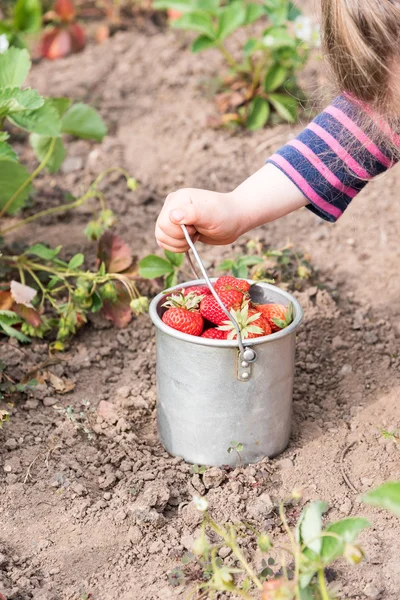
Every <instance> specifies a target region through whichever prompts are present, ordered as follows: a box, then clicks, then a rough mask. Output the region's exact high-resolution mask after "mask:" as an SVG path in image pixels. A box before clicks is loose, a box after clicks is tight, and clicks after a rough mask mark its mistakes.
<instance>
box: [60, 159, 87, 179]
mask: <svg viewBox="0 0 400 600" xmlns="http://www.w3.org/2000/svg"><path fill="white" fill-rule="evenodd" d="M82 167H83V160H82V158H81V157H80V156H67V158H66V159H65V160H64V162H63V163H62V165H61V171H62V172H63V173H64V174H65V175H67V174H68V173H73V172H74V171H80V170H81V169H82Z"/></svg>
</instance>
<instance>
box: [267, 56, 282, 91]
mask: <svg viewBox="0 0 400 600" xmlns="http://www.w3.org/2000/svg"><path fill="white" fill-rule="evenodd" d="M287 75H288V73H287V69H286V67H283V66H282V65H280V64H278V63H276V64H275V65H272V67H271V68H270V69H269V71H268V73H267V74H266V76H265V79H264V91H265V92H267V93H268V92H274V91H275V90H277V89H278V88H280V87H282V85H283V84H284V83H285V81H286V79H287Z"/></svg>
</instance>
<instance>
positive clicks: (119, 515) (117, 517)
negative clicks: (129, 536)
mask: <svg viewBox="0 0 400 600" xmlns="http://www.w3.org/2000/svg"><path fill="white" fill-rule="evenodd" d="M126 516H127V513H126V511H125V510H124V509H123V508H121V509H120V510H117V512H116V513H115V514H114V521H115V522H116V523H122V522H123V521H125V519H126Z"/></svg>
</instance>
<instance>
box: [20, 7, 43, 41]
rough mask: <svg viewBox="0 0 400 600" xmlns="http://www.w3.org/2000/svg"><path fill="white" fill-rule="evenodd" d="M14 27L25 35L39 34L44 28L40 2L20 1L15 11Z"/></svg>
mask: <svg viewBox="0 0 400 600" xmlns="http://www.w3.org/2000/svg"><path fill="white" fill-rule="evenodd" d="M14 27H15V29H16V30H17V31H21V32H23V33H37V32H38V31H40V29H41V27H42V8H41V4H40V0H18V1H17V4H16V5H15V9H14Z"/></svg>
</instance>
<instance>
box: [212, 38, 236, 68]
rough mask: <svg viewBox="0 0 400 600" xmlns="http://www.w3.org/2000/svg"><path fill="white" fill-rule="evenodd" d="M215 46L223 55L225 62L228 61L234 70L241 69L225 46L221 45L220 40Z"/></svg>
mask: <svg viewBox="0 0 400 600" xmlns="http://www.w3.org/2000/svg"><path fill="white" fill-rule="evenodd" d="M217 48H218V50H219V51H220V52H221V54H222V56H223V57H224V59H225V60H226V62H227V63H228V65H229V66H230V67H231V68H232V69H233V70H234V71H239V72H240V71H241V70H242V69H241V67H240V65H239V64H238V63H237V62H236V60H235V59H234V57H233V56H232V54H231V53H230V52H229V51H228V50H227V49H226V48H225V46H224V45H223V43H222V42H220V43H218V44H217Z"/></svg>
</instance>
